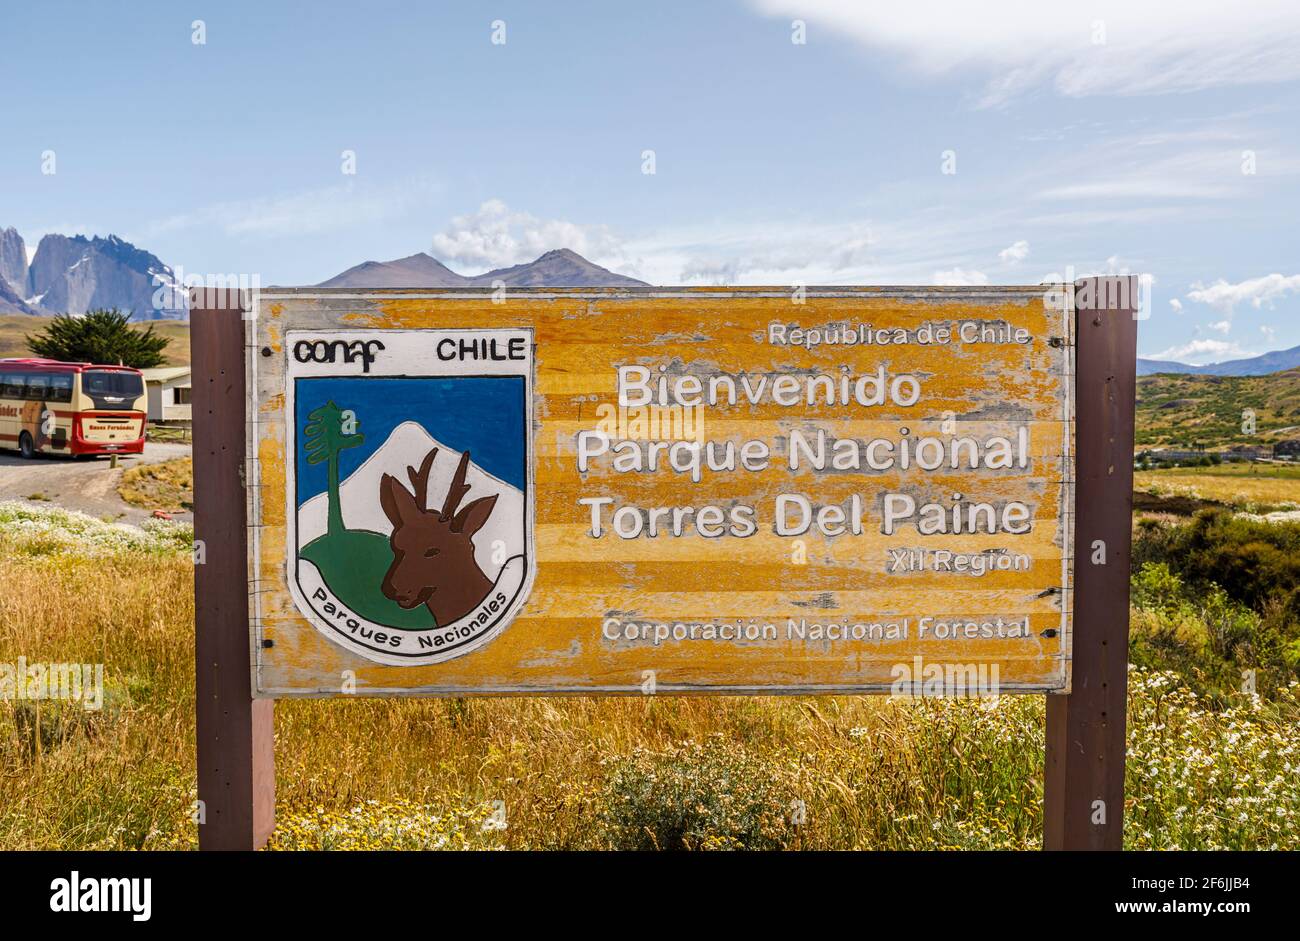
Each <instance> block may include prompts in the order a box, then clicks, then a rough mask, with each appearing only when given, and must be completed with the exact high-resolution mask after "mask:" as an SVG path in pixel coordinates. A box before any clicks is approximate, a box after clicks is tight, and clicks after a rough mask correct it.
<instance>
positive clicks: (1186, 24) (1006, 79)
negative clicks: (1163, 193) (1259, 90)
mask: <svg viewBox="0 0 1300 941" xmlns="http://www.w3.org/2000/svg"><path fill="white" fill-rule="evenodd" d="M750 2H751V4H752V5H753V6H754V7H755V8H756V9H757V10H758V11H759V12H760V13H762V14H765V15H768V16H773V17H782V18H787V17H788V18H799V19H803V20H806V21H807V22H808V23H809V24H810V26H809V30H808V41H809V43H810V44H812V43H816V42H818V40H819V30H818V27H824V28H825V30H826V32H827V33H840V34H843V35H846V36H848V37H849V38H850V39H853V40H855V41H857V42H859V43H861V44H862V45H864V46H866V47H867V48H868V49H870V50H872V51H873V52H876V53H879V52H884V53H886V54H892V55H894V56H897V57H898V58H900V59H901V60H902V61H903V63H904V64H905V65H906V66H907V67H910V68H911V70H912V71H913V72H915V73H917V74H919V75H921V76H923V77H927V78H932V77H937V76H944V75H948V74H966V75H971V74H973V75H978V76H982V77H983V78H984V79H985V82H986V84H985V87H984V89H983V94H982V96H981V98H980V102H979V103H980V104H982V105H997V104H1001V103H1003V102H1006V101H1008V100H1009V99H1011V98H1014V97H1016V96H1018V95H1021V94H1025V93H1028V92H1030V91H1032V90H1034V89H1037V88H1040V87H1043V86H1051V87H1052V88H1054V89H1055V91H1056V92H1057V93H1058V94H1060V95H1064V96H1067V97H1082V96H1086V95H1097V94H1118V95H1137V94H1158V93H1165V92H1184V91H1194V90H1197V89H1203V88H1213V87H1219V86H1225V85H1245V84H1254V83H1259V82H1281V81H1289V80H1292V79H1295V78H1297V77H1300V56H1296V55H1294V54H1293V51H1294V48H1295V46H1296V43H1297V42H1300V6H1298V5H1297V4H1295V3H1294V2H1293V0H1256V2H1252V3H1245V4H1229V5H1225V4H1223V3H1220V2H1217V0H1184V2H1181V3H1171V2H1165V3H1158V2H1146V3H1132V2H1127V0H1093V2H1092V3H1090V4H1089V5H1088V6H1087V8H1086V10H1083V11H1081V10H1080V8H1079V7H1078V6H1077V5H1075V4H1067V3H1044V2H1042V0H1001V2H998V3H970V2H968V0H914V2H912V3H905V4H887V3H863V2H861V0H750Z"/></svg>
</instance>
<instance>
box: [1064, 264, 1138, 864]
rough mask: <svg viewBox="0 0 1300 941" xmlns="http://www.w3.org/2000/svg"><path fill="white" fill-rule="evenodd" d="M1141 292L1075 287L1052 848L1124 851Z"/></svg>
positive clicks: (1130, 280)
mask: <svg viewBox="0 0 1300 941" xmlns="http://www.w3.org/2000/svg"><path fill="white" fill-rule="evenodd" d="M1138 289H1139V282H1138V279H1137V278H1136V277H1131V276H1124V277H1097V278H1086V279H1083V280H1081V281H1078V282H1077V283H1076V284H1075V286H1074V297H1075V304H1074V307H1075V316H1076V320H1075V328H1076V329H1075V342H1076V344H1077V345H1076V347H1075V349H1076V358H1075V374H1074V378H1075V402H1076V416H1075V417H1076V423H1075V442H1076V445H1075V453H1076V454H1077V456H1078V457H1077V462H1076V465H1075V481H1076V488H1077V489H1076V498H1075V499H1076V507H1077V511H1076V514H1075V520H1074V525H1075V530H1074V589H1073V592H1074V598H1073V599H1072V600H1073V603H1074V638H1073V660H1074V662H1073V679H1072V685H1071V690H1072V691H1071V693H1070V694H1069V695H1068V696H1048V697H1047V750H1046V763H1045V773H1044V787H1043V848H1044V849H1049V850H1118V849H1122V848H1123V837H1124V756H1125V751H1126V740H1125V717H1126V707H1127V698H1128V629H1129V561H1130V555H1131V549H1132V546H1131V542H1132V526H1133V422H1134V418H1133V403H1134V401H1135V393H1136V386H1137V379H1136V371H1137V316H1138V303H1139V298H1138Z"/></svg>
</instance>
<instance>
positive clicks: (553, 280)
mask: <svg viewBox="0 0 1300 941" xmlns="http://www.w3.org/2000/svg"><path fill="white" fill-rule="evenodd" d="M497 282H501V283H503V284H505V285H506V287H551V288H572V287H647V285H646V283H645V282H644V281H638V280H637V279H636V278H629V277H627V276H626V275H621V274H615V273H614V272H612V271H610V270H609V269H608V268H602V267H601V266H600V265H597V264H593V263H592V262H589V261H587V259H585V258H583V257H582V256H581V255H579V254H578V253H577V252H575V251H570V250H569V249H567V248H557V249H555V250H554V251H549V252H547V253H546V254H545V255H542V256H541V257H539V258H538V259H536V260H535V261H530V262H528V263H527V264H523V265H514V266H513V267H510V268H496V269H494V270H492V271H489V272H487V273H486V274H477V275H463V274H457V273H456V272H455V271H452V270H451V269H450V268H448V267H447V266H446V265H444V264H443V263H442V262H440V261H439V260H438V259H436V258H434V257H433V256H432V255H426V254H425V253H424V252H420V253H419V254H417V255H408V256H407V257H405V258H398V259H395V260H394V261H366V262H362V263H361V264H359V265H357V266H355V267H353V268H349V269H348V270H347V271H345V272H343V273H342V274H338V275H335V276H334V277H332V278H330V279H329V280H328V281H322V282H321V283H320V284H318V285H317V287H322V288H490V287H493V286H494V285H495V284H496V283H497Z"/></svg>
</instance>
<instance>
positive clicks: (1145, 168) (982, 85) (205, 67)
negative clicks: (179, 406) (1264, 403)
mask: <svg viewBox="0 0 1300 941" xmlns="http://www.w3.org/2000/svg"><path fill="white" fill-rule="evenodd" d="M196 20H201V21H202V29H203V30H204V35H203V37H202V38H203V39H204V42H202V43H198V44H196V43H195V41H194V39H195V28H194V26H193V23H194V21H196ZM498 20H499V21H504V30H505V35H504V38H505V42H504V43H499V42H498V43H494V42H493V22H494V21H498ZM800 24H802V26H801V25H800ZM497 38H498V39H499V38H500V30H499V28H498V30H497ZM799 38H803V39H804V40H805V41H804V42H794V41H792V40H793V39H799ZM1297 48H1300V5H1297V4H1295V3H1294V2H1290V3H1283V2H1280V0H1267V2H1259V3H1237V4H1231V5H1225V4H1222V3H1209V2H1204V0H1188V2H1183V3H1135V2H1132V0H1129V2H1122V3H1121V2H1112V0H1098V2H1094V0H1088V2H1075V3H1042V2H1021V0H1008V2H1003V3H985V4H971V3H964V2H955V0H946V2H924V0H914V2H909V3H906V4H883V3H865V2H850V0H804V2H798V0H729V2H712V3H707V4H701V3H675V2H669V0H662V2H658V3H654V4H610V3H565V2H556V3H548V4H537V3H533V4H526V3H508V2H493V3H463V4H435V3H420V4H396V3H382V2H376V3H367V4H357V3H335V2H329V0H318V2H314V3H273V2H266V0H262V2H257V3H242V2H220V3H218V2H214V0H191V2H188V3H184V4H177V3H175V2H171V3H147V2H136V3H131V4H112V5H109V4H90V3H84V4H69V3H58V2H45V3H40V4H21V5H18V4H15V5H10V4H7V5H6V9H5V11H4V17H3V30H2V31H0V83H2V84H0V87H3V88H5V89H6V95H5V97H4V107H3V109H2V113H3V114H4V118H5V120H4V133H3V135H2V136H0V139H2V140H3V143H0V226H9V225H12V226H15V227H17V228H18V230H19V231H20V232H21V233H22V234H23V236H24V237H25V238H26V239H27V240H28V242H29V243H31V244H32V246H33V247H34V244H35V242H36V240H37V239H38V238H39V237H40V235H42V234H43V233H45V232H52V231H53V232H63V233H67V234H73V233H83V234H100V235H107V234H108V233H110V232H111V233H115V234H118V235H121V236H122V237H123V238H126V239H128V240H129V241H132V242H135V243H136V244H137V245H139V246H141V247H143V248H147V249H148V250H150V251H152V252H154V253H155V254H157V255H158V256H159V257H161V258H162V259H163V260H164V261H165V262H167V263H168V264H170V265H172V266H173V267H179V268H181V269H182V270H183V272H184V273H185V274H187V275H188V274H195V273H197V274H200V275H202V274H206V273H243V274H249V275H252V274H256V275H257V276H258V277H259V278H260V279H261V283H263V284H310V283H315V282H318V281H320V280H323V279H325V278H328V277H330V276H332V275H334V274H336V273H337V272H339V271H341V270H343V269H344V268H347V267H349V266H351V265H354V264H357V263H359V262H361V261H364V260H367V259H389V258H395V257H400V256H404V255H408V254H411V253H414V252H417V251H429V252H431V253H433V254H435V255H437V256H438V257H439V258H441V259H442V260H443V261H445V262H447V263H448V264H450V265H451V266H452V267H453V268H456V269H457V270H460V271H463V272H466V273H469V272H478V271H483V270H487V269H489V268H493V267H497V266H500V265H508V264H514V263H518V262H520V261H527V260H531V259H532V258H533V257H535V256H536V255H538V254H540V253H541V252H542V251H545V250H547V249H550V248H557V247H562V246H567V247H570V248H573V249H575V250H576V251H578V252H580V253H582V254H583V255H585V256H587V257H589V258H591V259H592V260H593V261H596V262H598V263H600V264H604V265H606V266H608V267H611V268H613V269H615V270H618V271H621V272H625V273H628V274H632V275H635V276H637V277H640V278H643V279H645V280H647V281H651V282H653V283H660V284H675V283H735V284H794V283H808V284H816V283H836V284H844V283H866V284H888V283H909V284H915V283H920V284H931V283H994V284H996V283H1026V282H1028V283H1036V282H1038V281H1039V280H1041V279H1043V278H1044V277H1046V276H1049V275H1052V274H1056V275H1062V274H1067V273H1072V274H1074V275H1076V276H1079V275H1083V274H1088V273H1097V272H1115V273H1120V272H1133V273H1139V272H1140V273H1145V274H1149V275H1150V276H1151V277H1152V279H1153V282H1152V298H1153V304H1152V312H1151V316H1150V319H1149V320H1147V321H1145V322H1144V323H1143V324H1142V329H1141V338H1140V349H1141V351H1142V353H1143V354H1144V355H1161V356H1164V357H1166V358H1178V359H1182V360H1185V361H1191V362H1208V361H1213V360H1221V359H1231V358H1236V357H1239V356H1244V355H1250V354H1254V353H1258V352H1262V351H1265V350H1268V349H1276V348H1280V347H1286V346H1294V345H1296V344H1300V318H1298V317H1297V314H1300V258H1297V252H1296V248H1295V244H1296V242H1297V237H1296V230H1297V226H1296V223H1295V217H1296V215H1297V210H1300V198H1298V197H1300V190H1298V188H1297V183H1298V182H1300V156H1298V155H1297V145H1298V144H1300V130H1298V129H1300V121H1298V120H1297V110H1300V95H1298V92H1300V56H1298V55H1297V54H1296V49H1297ZM46 151H53V152H54V155H55V161H56V162H55V172H54V173H53V174H48V173H43V172H42V160H43V156H42V155H43V154H44V153H45V152H46ZM345 151H350V152H352V153H354V154H355V173H345V172H343V171H344V170H345V169H348V167H346V166H345V159H344V156H343V154H344V152H345ZM646 151H653V161H654V167H653V169H654V172H653V173H647V172H644V171H645V169H646V158H645V157H644V156H643V155H644V153H645V152H646ZM946 152H952V154H953V155H955V170H956V172H955V173H945V172H944V170H945V169H952V168H953V165H954V156H952V155H949V156H947V164H946V165H945V156H946Z"/></svg>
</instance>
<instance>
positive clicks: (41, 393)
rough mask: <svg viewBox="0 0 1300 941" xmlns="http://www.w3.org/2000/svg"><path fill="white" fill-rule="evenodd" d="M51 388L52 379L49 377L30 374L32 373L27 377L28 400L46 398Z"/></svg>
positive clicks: (40, 374) (41, 374)
mask: <svg viewBox="0 0 1300 941" xmlns="http://www.w3.org/2000/svg"><path fill="white" fill-rule="evenodd" d="M49 387H50V377H49V376H46V375H44V374H43V373H37V374H36V375H32V374H30V373H29V374H28V376H27V398H29V399H43V398H45V393H46V390H48V389H49Z"/></svg>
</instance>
